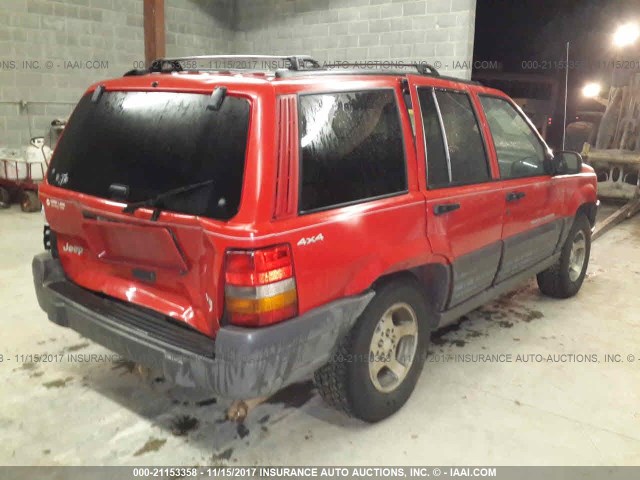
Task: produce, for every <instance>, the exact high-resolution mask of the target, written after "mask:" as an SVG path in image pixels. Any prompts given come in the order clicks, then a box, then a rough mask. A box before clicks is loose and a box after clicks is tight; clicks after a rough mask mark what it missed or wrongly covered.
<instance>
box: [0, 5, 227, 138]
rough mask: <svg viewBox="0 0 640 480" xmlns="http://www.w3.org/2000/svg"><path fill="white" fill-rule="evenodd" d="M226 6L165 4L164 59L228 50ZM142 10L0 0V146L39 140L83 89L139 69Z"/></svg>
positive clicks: (124, 6)
mask: <svg viewBox="0 0 640 480" xmlns="http://www.w3.org/2000/svg"><path fill="white" fill-rule="evenodd" d="M232 4H233V0H210V1H208V0H165V24H166V42H167V54H168V55H194V54H204V53H210V52H212V51H213V52H219V51H223V52H229V51H230V50H231V49H232V47H231V42H232V40H233V34H232V29H231V26H232V15H233V8H232ZM142 10H143V3H142V0H58V1H51V0H1V1H0V147H2V146H9V147H19V146H25V145H27V144H28V141H29V139H30V138H31V137H32V136H42V135H45V134H46V132H48V128H49V125H50V122H51V120H52V119H54V118H56V117H66V116H68V115H69V114H70V112H71V111H72V109H73V107H74V105H75V103H76V102H77V101H78V99H79V98H80V97H81V96H82V94H83V92H84V90H85V89H86V88H87V87H88V86H89V85H90V84H92V83H94V82H96V81H98V80H101V79H105V78H110V77H117V76H120V75H122V74H123V73H124V72H126V71H127V70H131V69H132V68H134V67H140V66H142V65H144V27H143V16H142ZM21 102H23V103H21Z"/></svg>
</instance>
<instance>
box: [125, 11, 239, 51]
mask: <svg viewBox="0 0 640 480" xmlns="http://www.w3.org/2000/svg"><path fill="white" fill-rule="evenodd" d="M136 1H138V2H140V3H142V0H136ZM234 3H235V1H234V0H165V12H164V15H165V35H166V39H165V40H166V51H167V56H173V57H184V56H189V55H206V54H213V53H216V52H217V53H232V52H233V39H234V31H233V16H234ZM143 52H144V50H143Z"/></svg>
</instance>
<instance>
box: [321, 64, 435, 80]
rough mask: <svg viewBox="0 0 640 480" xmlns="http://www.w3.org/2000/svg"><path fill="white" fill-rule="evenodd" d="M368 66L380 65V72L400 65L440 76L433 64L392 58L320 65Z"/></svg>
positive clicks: (332, 66)
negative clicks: (380, 60)
mask: <svg viewBox="0 0 640 480" xmlns="http://www.w3.org/2000/svg"><path fill="white" fill-rule="evenodd" d="M370 66H380V67H381V68H380V70H381V71H382V72H386V71H387V70H394V69H397V68H402V67H411V68H415V69H416V71H417V72H418V73H419V74H420V75H430V76H434V77H439V76H440V72H438V70H436V68H435V67H434V66H433V65H431V64H430V63H426V62H412V63H406V62H394V61H393V60H389V61H385V62H379V61H367V60H363V61H361V62H338V63H326V64H324V65H322V68H327V69H332V68H344V67H351V68H355V69H358V68H363V67H366V68H369V67H370ZM385 66H388V67H385ZM394 71H395V70H394Z"/></svg>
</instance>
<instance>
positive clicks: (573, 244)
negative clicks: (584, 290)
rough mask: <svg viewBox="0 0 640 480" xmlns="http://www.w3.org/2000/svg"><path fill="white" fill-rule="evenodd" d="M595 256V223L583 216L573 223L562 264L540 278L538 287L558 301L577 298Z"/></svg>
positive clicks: (563, 252) (556, 264) (540, 274)
mask: <svg viewBox="0 0 640 480" xmlns="http://www.w3.org/2000/svg"><path fill="white" fill-rule="evenodd" d="M590 254H591V224H590V223H589V220H588V219H587V217H585V216H584V215H582V214H580V215H578V216H577V217H576V219H575V220H574V222H573V226H572V227H571V230H570V231H569V235H568V236H567V240H566V241H565V244H564V246H563V247H562V252H561V254H560V258H559V259H558V261H557V262H556V263H555V264H554V265H552V266H551V267H549V268H548V269H547V270H545V271H544V272H541V273H539V274H538V276H537V280H538V287H539V288H540V291H541V292H542V293H544V294H545V295H548V296H550V297H554V298H569V297H573V296H574V295H575V294H576V293H578V290H580V287H581V286H582V282H583V281H584V277H585V275H586V273H587V266H588V265H589V255H590Z"/></svg>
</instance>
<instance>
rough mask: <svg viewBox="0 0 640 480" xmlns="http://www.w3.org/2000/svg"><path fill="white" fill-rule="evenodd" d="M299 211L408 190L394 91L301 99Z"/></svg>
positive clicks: (318, 208) (346, 93)
mask: <svg viewBox="0 0 640 480" xmlns="http://www.w3.org/2000/svg"><path fill="white" fill-rule="evenodd" d="M298 108H299V118H300V120H299V121H300V153H301V155H300V156H301V158H300V162H301V163H300V165H301V175H300V180H301V182H300V205H299V210H300V211H301V212H310V211H315V210H322V209H327V208H330V207H337V206H341V205H347V204H351V203H356V202H360V201H364V200H368V199H373V198H379V197H382V196H388V195H394V194H398V193H401V192H405V191H406V190H407V175H406V169H405V159H404V144H403V137H402V130H401V127H400V117H399V112H398V106H397V103H396V97H395V94H394V92H393V90H375V91H363V92H345V93H327V94H314V95H301V96H300V97H299V99H298Z"/></svg>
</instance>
